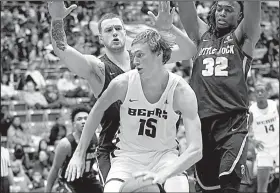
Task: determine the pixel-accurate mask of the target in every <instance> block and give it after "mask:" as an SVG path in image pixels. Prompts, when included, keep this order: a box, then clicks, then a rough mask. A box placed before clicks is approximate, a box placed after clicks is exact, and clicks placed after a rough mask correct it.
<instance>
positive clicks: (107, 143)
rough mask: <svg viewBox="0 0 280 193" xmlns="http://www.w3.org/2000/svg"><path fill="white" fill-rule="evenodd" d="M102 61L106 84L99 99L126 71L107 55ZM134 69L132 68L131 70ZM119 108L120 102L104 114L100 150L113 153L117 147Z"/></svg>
mask: <svg viewBox="0 0 280 193" xmlns="http://www.w3.org/2000/svg"><path fill="white" fill-rule="evenodd" d="M129 54H130V52H129ZM130 56H131V54H130ZM100 60H101V61H102V62H103V63H104V65H105V82H104V86H103V89H102V91H101V93H100V94H99V96H98V97H100V96H101V95H102V93H103V92H104V91H105V90H106V89H107V87H108V85H109V83H110V82H111V80H113V79H114V78H115V77H116V76H118V75H120V74H123V73H124V71H123V70H122V69H121V68H120V67H118V66H117V65H116V64H114V63H113V62H112V61H111V60H110V59H109V58H108V56H107V55H106V54H105V55H103V56H102V57H101V58H100ZM132 68H133V67H132V66H131V69H132ZM119 108H120V102H119V101H118V102H115V103H113V104H112V105H111V106H110V107H109V108H108V109H107V110H106V111H105V112H104V115H103V118H102V120H101V126H102V130H101V132H100V135H99V144H98V146H99V150H105V151H111V150H113V149H114V147H115V146H114V144H113V139H114V137H115V134H116V132H117V130H118V128H119V121H120V116H119Z"/></svg>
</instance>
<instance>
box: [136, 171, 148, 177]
mask: <svg viewBox="0 0 280 193" xmlns="http://www.w3.org/2000/svg"><path fill="white" fill-rule="evenodd" d="M147 174H148V172H136V173H134V174H133V177H134V178H137V177H140V176H145V175H147Z"/></svg>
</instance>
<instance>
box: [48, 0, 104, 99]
mask: <svg viewBox="0 0 280 193" xmlns="http://www.w3.org/2000/svg"><path fill="white" fill-rule="evenodd" d="M76 7H77V5H71V6H70V7H68V8H66V7H65V5H64V2H63V1H60V0H58V1H50V2H48V10H49V13H50V15H51V18H52V20H51V39H52V46H53V48H54V52H55V53H56V54H57V56H58V57H59V58H60V59H61V60H62V61H63V62H64V63H65V64H66V66H67V67H68V68H69V69H70V70H71V71H72V72H74V73H75V74H77V75H78V76H81V77H83V78H85V79H87V80H89V83H90V85H91V87H92V89H93V92H94V94H95V95H98V91H95V90H96V88H99V87H100V86H99V84H101V82H102V81H101V78H102V77H103V76H104V64H103V63H102V62H101V61H100V60H99V59H98V58H97V57H95V56H93V55H84V54H81V53H80V52H79V51H77V50H75V49H74V48H73V47H71V46H69V45H68V44H67V38H66V34H65V31H64V22H63V19H64V18H65V17H66V16H67V15H69V14H70V12H71V11H72V10H74V9H75V8H76ZM102 86H103V85H102Z"/></svg>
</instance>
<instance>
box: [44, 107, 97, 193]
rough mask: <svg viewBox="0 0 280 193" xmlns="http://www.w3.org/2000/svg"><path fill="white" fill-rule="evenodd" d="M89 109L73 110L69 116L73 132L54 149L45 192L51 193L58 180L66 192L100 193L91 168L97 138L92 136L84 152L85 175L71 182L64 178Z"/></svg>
mask: <svg viewBox="0 0 280 193" xmlns="http://www.w3.org/2000/svg"><path fill="white" fill-rule="evenodd" d="M88 114H89V109H87V108H85V107H76V108H74V109H73V111H72V114H71V120H72V123H73V128H74V130H75V131H74V132H73V133H71V134H69V135H67V136H66V137H65V138H63V139H61V140H60V141H59V143H58V145H57V147H56V152H55V156H54V162H53V164H52V167H51V170H50V173H49V176H48V181H47V186H46V189H45V192H51V190H52V187H53V185H54V182H55V180H56V178H57V177H58V178H59V184H60V185H61V186H63V187H60V188H61V189H62V190H63V189H65V191H67V192H73V193H79V192H80V193H82V192H87V191H90V192H97V193H101V192H102V186H101V185H100V182H99V181H98V180H97V179H96V177H95V174H94V171H93V169H92V166H93V164H94V161H95V149H96V145H97V137H96V135H93V137H91V139H90V143H89V146H88V148H87V149H86V151H85V157H84V160H85V164H86V166H85V173H84V174H83V176H82V177H81V178H79V179H76V180H74V181H72V182H67V181H66V179H65V178H64V174H65V170H66V168H67V165H68V163H69V161H70V159H71V157H72V155H73V153H74V151H75V149H76V147H77V144H78V143H79V140H80V138H81V134H82V130H83V128H84V126H85V123H86V120H87V117H88Z"/></svg>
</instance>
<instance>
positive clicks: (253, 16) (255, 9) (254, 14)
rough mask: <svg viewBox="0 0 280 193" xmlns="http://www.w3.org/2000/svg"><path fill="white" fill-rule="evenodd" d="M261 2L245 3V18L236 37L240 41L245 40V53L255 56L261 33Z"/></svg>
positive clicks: (238, 28) (236, 32)
mask: <svg viewBox="0 0 280 193" xmlns="http://www.w3.org/2000/svg"><path fill="white" fill-rule="evenodd" d="M260 21H261V2H260V1H245V2H244V18H243V20H242V21H241V23H240V24H239V26H238V27H237V29H236V30H235V35H236V37H237V39H238V40H239V41H240V40H242V39H244V41H245V42H244V44H243V51H244V52H245V53H246V54H248V55H250V56H253V49H254V48H255V46H256V44H257V42H258V40H259V38H260V33H261V27H260Z"/></svg>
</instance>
